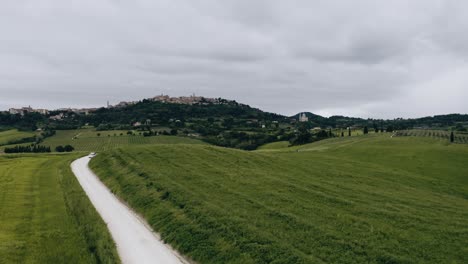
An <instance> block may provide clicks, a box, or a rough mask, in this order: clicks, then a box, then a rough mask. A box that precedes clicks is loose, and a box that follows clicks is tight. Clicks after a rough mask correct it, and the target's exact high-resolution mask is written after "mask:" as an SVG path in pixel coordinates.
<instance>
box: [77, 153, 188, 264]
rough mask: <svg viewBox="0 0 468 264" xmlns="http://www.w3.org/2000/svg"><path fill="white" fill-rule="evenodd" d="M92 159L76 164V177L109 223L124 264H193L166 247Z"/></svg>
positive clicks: (80, 160)
mask: <svg viewBox="0 0 468 264" xmlns="http://www.w3.org/2000/svg"><path fill="white" fill-rule="evenodd" d="M91 158H92V156H86V157H83V158H80V159H77V160H75V161H74V162H73V163H72V164H71V167H72V170H73V173H74V174H75V175H76V177H77V179H78V181H79V182H80V184H81V186H82V187H83V189H84V191H85V192H86V194H87V195H88V197H89V199H90V200H91V202H92V204H93V205H94V207H95V208H96V210H97V211H98V212H99V214H100V215H101V217H102V219H104V221H105V222H106V223H107V227H108V228H109V231H110V233H111V235H112V237H113V239H114V241H115V243H116V244H117V251H118V253H119V256H120V259H121V260H122V262H123V263H124V264H127V263H128V264H133V263H135V264H136V263H138V264H143V263H164V264H171V263H189V262H188V261H186V260H184V259H183V258H182V257H181V256H180V255H179V254H178V253H177V252H176V251H175V250H173V249H171V248H170V247H169V246H168V245H166V244H164V243H163V242H162V241H161V240H160V239H159V236H158V235H157V234H156V233H154V232H153V231H152V230H151V228H150V227H149V226H148V224H147V223H146V222H145V221H144V220H143V219H142V218H141V217H139V216H138V215H137V214H136V213H134V212H133V211H132V210H131V209H130V208H128V207H127V206H126V205H125V204H124V203H122V202H121V201H120V200H119V199H118V198H117V197H116V196H115V195H114V194H112V193H111V192H110V191H109V189H108V188H107V187H106V186H105V185H104V184H103V183H102V182H101V181H100V180H99V178H98V177H97V176H96V175H95V174H94V173H93V172H92V171H91V170H90V169H89V167H88V163H89V161H90V159H91Z"/></svg>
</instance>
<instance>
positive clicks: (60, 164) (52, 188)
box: [0, 155, 119, 263]
mask: <svg viewBox="0 0 468 264" xmlns="http://www.w3.org/2000/svg"><path fill="white" fill-rule="evenodd" d="M78 157H79V156H77V155H1V156H0V208H1V210H0V263H118V262H119V259H118V256H117V252H116V249H115V246H114V244H113V241H112V239H111V237H110V234H109V233H108V232H107V227H106V225H105V223H104V222H103V221H102V220H101V218H100V217H99V215H98V214H97V212H96V211H95V209H94V207H93V206H92V205H91V203H90V201H89V200H88V198H87V197H86V195H85V193H84V192H83V190H82V189H81V186H80V185H79V183H78V182H77V180H76V179H75V177H74V175H73V174H72V172H71V170H70V166H69V164H70V161H71V160H73V159H75V158H78Z"/></svg>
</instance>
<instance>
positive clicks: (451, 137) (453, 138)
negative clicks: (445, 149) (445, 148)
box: [450, 131, 455, 143]
mask: <svg viewBox="0 0 468 264" xmlns="http://www.w3.org/2000/svg"><path fill="white" fill-rule="evenodd" d="M453 141H455V135H454V134H453V131H452V132H450V142H452V143H453Z"/></svg>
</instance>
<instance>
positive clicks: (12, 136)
mask: <svg viewBox="0 0 468 264" xmlns="http://www.w3.org/2000/svg"><path fill="white" fill-rule="evenodd" d="M34 135H35V133H33V132H24V131H18V130H16V129H12V130H7V131H3V132H0V146H2V145H7V144H8V143H9V142H11V141H13V140H20V139H23V138H27V137H32V136H34Z"/></svg>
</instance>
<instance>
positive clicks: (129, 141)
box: [41, 129, 204, 151]
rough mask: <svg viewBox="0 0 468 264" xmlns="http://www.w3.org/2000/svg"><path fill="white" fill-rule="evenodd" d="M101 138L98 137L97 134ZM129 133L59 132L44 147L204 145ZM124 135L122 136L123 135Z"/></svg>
mask: <svg viewBox="0 0 468 264" xmlns="http://www.w3.org/2000/svg"><path fill="white" fill-rule="evenodd" d="M98 133H99V134H100V136H97V134H98ZM126 133H127V131H118V130H112V131H94V130H92V129H79V130H58V131H57V133H56V135H55V136H53V137H50V138H47V139H46V140H44V142H43V143H41V144H42V145H45V146H50V147H51V148H52V149H54V148H55V147H56V146H58V145H67V144H70V145H72V146H73V147H74V148H75V150H77V151H104V150H108V149H112V148H116V147H122V146H128V145H151V144H204V142H202V141H200V140H197V139H191V138H186V137H177V136H153V137H143V136H140V135H127V134H126ZM121 134H122V135H121Z"/></svg>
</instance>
